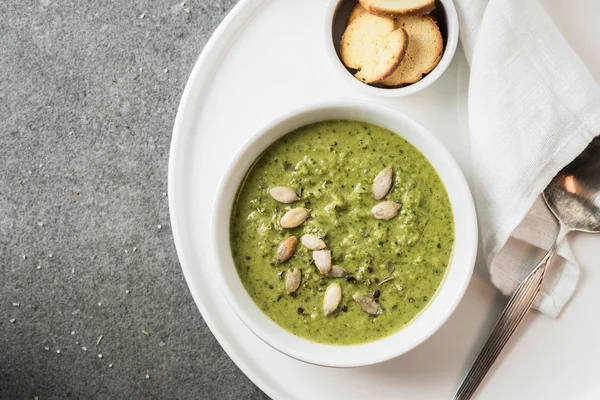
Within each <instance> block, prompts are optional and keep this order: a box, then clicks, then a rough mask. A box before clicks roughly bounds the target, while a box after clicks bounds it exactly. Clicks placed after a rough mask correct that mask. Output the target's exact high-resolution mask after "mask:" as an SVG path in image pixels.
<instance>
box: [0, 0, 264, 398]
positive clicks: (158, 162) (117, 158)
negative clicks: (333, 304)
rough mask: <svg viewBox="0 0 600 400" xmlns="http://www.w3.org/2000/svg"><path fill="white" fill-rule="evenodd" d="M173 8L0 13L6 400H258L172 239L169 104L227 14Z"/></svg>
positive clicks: (73, 6) (20, 8)
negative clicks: (216, 332)
mask: <svg viewBox="0 0 600 400" xmlns="http://www.w3.org/2000/svg"><path fill="white" fill-rule="evenodd" d="M181 1H182V0H178V1H175V0H156V1H143V0H135V1H111V0H105V1H75V0H38V1H35V0H24V1H15V0H3V1H0V160H1V162H0V299H1V302H0V398H2V399H34V398H36V396H37V398H39V399H49V398H53V399H59V398H66V397H71V398H106V399H107V398H112V399H118V398H132V399H133V398H161V399H162V398H165V399H175V398H177V399H184V398H207V399H209V398H210V399H213V398H219V399H262V398H266V396H265V395H264V394H262V393H261V392H260V390H259V389H257V388H256V387H255V386H254V385H253V384H252V383H251V382H250V381H249V380H248V379H247V378H246V377H245V376H244V375H243V374H242V373H241V372H240V371H239V370H238V368H237V367H236V366H235V365H234V364H233V362H232V361H231V360H230V359H229V358H228V357H227V355H226V354H225V353H224V352H223V350H222V349H221V347H220V346H219V344H218V343H217V342H216V340H215V339H214V338H213V336H212V334H211V333H210V331H209V329H208V328H207V326H206V325H205V324H204V322H203V321H202V318H201V316H200V313H199V312H198V310H197V309H196V306H195V305H194V302H193V300H192V297H191V295H190V293H189V291H188V289H187V286H186V284H185V281H184V278H183V275H182V273H181V270H180V267H179V262H178V260H177V255H176V253H175V247H174V244H173V240H172V237H171V230H170V224H169V212H168V199H167V197H166V191H167V162H168V154H169V142H170V139H171V130H172V126H173V120H174V118H175V113H176V110H177V105H178V103H179V98H180V96H181V93H182V90H183V88H184V85H185V82H186V80H187V77H188V75H189V73H190V71H191V69H192V66H193V64H194V62H195V60H196V59H197V57H198V55H199V54H200V51H201V50H202V47H203V46H204V44H205V43H206V41H207V40H208V38H209V36H210V35H211V33H212V32H213V31H214V29H215V28H216V27H217V25H218V24H219V22H220V21H221V20H222V19H223V17H224V16H225V15H226V14H227V12H228V11H229V10H230V9H231V7H233V5H234V4H235V2H236V0H220V1H214V0H193V1H192V0H190V1H188V2H186V3H182V2H181ZM144 332H147V333H148V334H145V333H144ZM101 335H102V337H103V339H102V341H101V343H100V344H99V345H97V344H96V343H97V341H98V338H99V337H100V336H101ZM86 349H87V350H86ZM100 354H101V355H102V356H101V358H100Z"/></svg>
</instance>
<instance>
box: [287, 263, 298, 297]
mask: <svg viewBox="0 0 600 400" xmlns="http://www.w3.org/2000/svg"><path fill="white" fill-rule="evenodd" d="M300 282H302V271H300V270H299V269H298V268H293V269H290V270H288V272H287V274H286V275H285V292H286V293H287V294H291V293H294V292H295V291H296V290H298V288H299V287H300Z"/></svg>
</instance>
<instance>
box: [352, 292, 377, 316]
mask: <svg viewBox="0 0 600 400" xmlns="http://www.w3.org/2000/svg"><path fill="white" fill-rule="evenodd" d="M352 298H353V299H354V301H356V304H358V306H359V307H360V308H362V310H363V311H364V312H366V313H367V314H370V315H379V314H382V313H383V309H382V308H381V306H380V305H379V303H377V302H376V301H375V300H373V299H372V298H371V297H369V296H366V295H364V294H359V293H355V294H354V295H353V296H352Z"/></svg>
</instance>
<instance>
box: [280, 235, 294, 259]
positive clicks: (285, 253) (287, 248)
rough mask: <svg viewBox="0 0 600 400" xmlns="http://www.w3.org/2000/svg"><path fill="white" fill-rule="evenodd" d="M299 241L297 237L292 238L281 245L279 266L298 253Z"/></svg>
mask: <svg viewBox="0 0 600 400" xmlns="http://www.w3.org/2000/svg"><path fill="white" fill-rule="evenodd" d="M297 243H298V239H296V236H290V237H289V238H287V239H285V240H284V241H283V242H281V244H280V245H279V248H278V249H277V264H281V263H284V262H286V261H287V260H289V259H290V257H292V256H293V255H294V253H295V252H296V246H297Z"/></svg>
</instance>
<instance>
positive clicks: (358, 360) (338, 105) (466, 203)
mask: <svg viewBox="0 0 600 400" xmlns="http://www.w3.org/2000/svg"><path fill="white" fill-rule="evenodd" d="M343 109H348V110H357V109H363V110H365V111H368V112H369V113H371V114H374V115H379V116H382V115H386V116H388V117H391V118H392V119H394V118H395V119H396V121H397V122H398V123H399V124H400V123H405V124H408V125H409V126H411V127H412V128H414V129H415V130H416V131H418V134H419V135H423V137H424V139H425V140H426V142H427V143H428V146H431V147H430V149H431V151H432V152H435V153H436V157H439V158H441V159H443V161H440V163H445V168H449V170H450V171H451V173H452V174H453V175H454V177H455V178H456V181H454V182H453V183H454V184H455V185H456V187H457V189H455V190H457V191H459V192H460V193H459V195H460V196H461V198H460V200H461V203H460V207H462V209H463V210H464V213H463V214H464V217H465V218H464V219H463V220H462V221H461V226H464V228H465V230H466V232H464V233H465V235H464V237H463V239H462V240H464V241H465V245H464V246H463V247H464V248H462V249H460V250H461V251H462V253H460V252H459V253H460V256H462V257H463V258H464V259H463V260H461V263H460V264H459V265H458V267H457V266H455V264H457V263H456V262H455V256H456V253H457V251H456V250H457V249H456V246H457V243H458V242H459V241H458V239H457V222H456V211H455V205H456V204H455V201H456V200H453V198H452V197H451V196H450V193H448V195H449V198H450V202H451V205H452V208H453V216H454V218H455V243H454V248H453V252H452V256H451V262H450V263H449V265H448V268H447V269H446V273H445V276H444V278H443V280H442V282H441V283H440V285H439V286H438V288H437V289H436V294H435V295H434V296H433V297H432V298H431V299H430V300H429V302H428V303H427V305H426V307H425V308H424V309H423V310H421V311H420V313H419V314H417V316H415V317H414V318H413V320H412V321H411V322H409V323H408V324H406V325H405V326H404V327H402V328H400V329H399V330H398V331H397V332H395V333H393V334H391V335H389V336H386V337H383V338H380V339H378V340H375V341H372V342H367V343H364V344H358V345H329V344H322V343H317V342H312V341H309V340H307V339H304V338H302V337H300V336H296V335H294V334H292V333H291V332H288V331H287V330H285V329H284V328H282V327H280V326H279V325H278V324H277V323H275V322H274V321H272V320H271V319H270V318H269V317H268V316H267V315H266V314H265V313H264V312H263V311H262V310H261V309H260V308H259V307H258V306H257V305H256V304H255V303H254V301H253V300H252V299H251V297H250V295H249V294H248V293H247V291H246V290H245V288H244V287H243V285H242V283H241V279H240V278H239V275H238V274H237V269H236V268H235V265H234V264H233V259H232V257H231V249H230V245H229V222H230V219H229V216H230V215H231V207H233V203H232V204H229V205H224V204H223V201H222V199H223V198H224V197H225V196H226V193H225V192H226V191H228V190H231V186H232V185H233V186H234V189H233V192H234V193H237V190H238V188H239V185H240V183H241V179H240V180H238V181H235V182H232V175H234V174H236V173H237V174H239V173H240V171H239V167H238V165H239V164H240V163H242V161H243V159H244V158H245V157H246V155H247V153H248V152H249V150H251V149H252V148H254V147H259V151H258V155H257V156H256V157H253V159H252V160H250V162H249V163H248V162H247V163H248V164H249V165H252V164H253V163H254V161H255V160H256V158H257V157H259V156H260V154H262V152H263V151H264V150H265V149H266V148H268V147H269V146H270V145H271V144H272V143H274V142H275V141H276V140H277V139H279V138H281V137H282V136H284V135H285V134H287V133H289V132H291V130H285V131H282V132H278V133H275V134H274V138H273V140H269V141H265V142H264V143H261V141H263V138H264V137H265V136H266V135H267V134H269V133H270V132H273V131H276V130H277V129H278V127H280V126H281V125H283V124H285V123H286V121H290V120H291V119H292V118H300V117H302V116H305V115H310V114H311V113H315V112H317V113H318V112H328V111H330V112H331V111H335V110H343ZM327 119H337V118H334V117H332V118H317V119H314V120H313V121H312V122H318V121H323V120H327ZM348 119H350V118H348ZM310 123H311V122H306V123H304V124H302V125H300V126H303V125H306V124H310ZM375 124H376V123H375ZM298 127H299V126H298ZM294 129H295V128H294ZM292 130H293V129H292ZM394 133H396V134H398V135H399V136H400V137H402V138H404V139H405V140H407V141H408V142H409V143H411V145H413V146H415V147H416V148H417V149H418V150H419V151H421V152H423V150H422V149H421V148H419V147H417V146H416V145H415V144H414V143H413V142H412V141H410V140H409V139H407V138H406V137H405V136H403V135H401V134H399V133H398V132H395V131H394ZM425 157H426V158H427V160H428V161H429V162H430V163H431V164H432V166H434V165H433V162H432V160H431V159H430V158H429V157H427V156H425ZM248 168H249V167H248ZM434 169H436V172H437V173H438V175H439V174H440V172H439V170H438V169H437V168H435V166H434ZM246 173H247V168H246V169H245V170H244V171H242V176H245V175H246ZM242 179H243V178H242ZM440 179H441V180H442V183H444V185H445V186H446V190H447V192H449V190H448V185H447V183H448V182H446V181H444V179H443V178H442V177H441V176H440ZM233 198H234V199H235V194H234V195H233ZM223 208H225V210H224V211H226V212H227V215H228V218H226V219H225V220H226V222H224V221H223V218H222V217H220V215H222V209H223ZM212 209H213V214H212V219H211V226H210V229H211V233H212V234H211V238H212V246H211V247H212V249H213V255H214V259H215V261H216V262H217V264H218V265H217V266H216V267H215V268H214V269H213V272H214V274H213V277H214V278H215V279H216V280H217V282H218V285H219V287H220V289H221V291H222V292H223V294H224V296H225V298H226V300H227V303H228V304H229V306H230V307H231V308H232V309H233V311H234V312H235V314H236V315H237V316H238V318H240V320H241V321H242V322H243V323H244V324H245V325H246V326H247V327H248V328H249V329H250V330H251V331H252V332H253V333H254V334H255V335H256V336H257V337H258V338H259V339H261V340H262V341H263V342H265V343H266V344H268V345H269V346H271V347H272V348H274V349H276V350H278V351H279V352H280V353H282V354H285V355H287V356H289V357H292V358H294V359H297V360H299V361H303V362H306V363H309V364H314V365H319V366H325V367H360V366H367V365H372V364H377V363H381V362H384V361H388V360H390V359H393V358H395V357H398V356H400V355H402V354H404V353H406V352H408V351H409V350H411V349H413V348H414V347H416V346H418V345H419V344H421V343H422V342H424V341H425V340H426V339H428V338H429V337H430V336H431V335H433V334H434V333H435V332H436V331H437V330H438V329H439V328H440V327H441V326H442V325H443V324H444V323H445V322H446V321H447V319H448V318H449V317H450V316H451V315H452V313H453V312H454V310H455V309H456V307H457V306H458V304H459V303H460V301H461V300H462V298H463V296H464V293H465V292H466V289H467V286H468V284H469V282H470V280H471V276H472V274H473V270H474V265H475V259H476V255H477V246H478V228H477V218H476V213H475V206H474V203H473V199H472V195H471V192H470V190H469V187H468V184H467V181H466V179H465V177H464V175H463V173H462V170H461V169H460V167H459V166H458V164H457V163H456V161H455V160H454V158H453V157H452V156H451V154H450V153H449V152H448V150H447V149H446V148H445V147H444V146H443V145H442V144H441V143H440V142H439V141H438V139H437V138H435V137H434V136H433V135H432V134H431V133H429V131H428V130H426V129H425V128H424V127H422V126H421V125H420V124H418V123H417V122H415V121H414V120H413V119H412V118H410V117H408V116H406V115H405V114H403V113H401V112H399V111H397V110H395V109H393V108H390V107H387V106H384V105H381V104H378V103H375V102H371V101H364V100H353V99H343V100H327V101H322V102H318V103H314V104H311V105H305V106H303V107H297V108H294V109H292V110H290V111H288V112H286V113H284V114H282V115H281V116H279V117H278V118H276V119H274V120H273V121H271V122H270V123H269V124H267V125H266V126H264V127H263V128H262V129H260V130H259V131H257V133H255V134H254V135H253V136H252V137H251V138H250V139H249V140H248V141H247V142H246V143H245V144H244V146H243V147H242V148H241V149H240V150H239V151H238V152H237V153H236V155H235V156H234V158H233V159H232V160H231V161H230V163H229V166H228V168H227V170H226V172H225V173H224V174H223V177H222V179H221V181H220V182H219V186H218V189H217V192H216V194H215V197H214V201H213V206H212ZM223 225H226V232H227V239H228V240H227V243H226V244H224V243H222V241H220V240H219V237H220V231H221V230H222V229H223V227H222V226H223ZM224 248H226V250H224ZM223 253H227V254H228V256H224V255H223ZM223 257H225V258H226V259H227V258H228V261H229V262H230V264H231V265H233V270H234V272H235V276H236V277H237V284H238V286H239V285H242V286H241V288H242V290H241V292H243V293H242V294H240V295H241V296H242V297H244V298H246V297H247V299H249V300H250V302H251V304H252V306H251V307H250V310H248V309H244V307H243V305H242V304H241V303H240V301H239V299H238V298H237V296H236V292H235V291H234V289H233V288H232V287H231V286H230V285H231V284H232V282H231V281H230V279H231V277H230V276H227V275H226V273H225V268H224V264H223V262H224V261H225V260H224V258H223ZM456 268H463V269H464V270H463V271H462V272H463V273H462V275H460V277H459V278H460V281H459V282H458V286H457V287H456V288H455V289H454V290H453V292H452V294H448V295H446V296H450V300H451V302H450V303H445V304H444V306H441V305H440V306H438V308H439V307H445V309H444V310H442V311H440V312H439V315H437V316H435V318H434V317H430V318H429V319H433V322H430V323H428V324H427V325H425V328H427V329H425V330H423V331H422V333H418V332H419V331H417V334H414V335H413V336H417V337H416V339H413V340H412V341H410V342H409V343H408V344H405V345H404V346H400V345H398V346H397V347H395V348H394V349H392V350H389V351H388V350H386V351H385V352H384V351H368V350H369V349H370V348H371V347H373V348H377V347H378V346H375V345H376V344H378V343H380V342H384V341H391V342H394V338H397V337H399V336H401V335H402V334H403V332H405V331H407V330H408V329H409V328H410V327H411V326H414V325H415V324H416V323H417V322H418V321H419V320H420V319H421V316H422V315H424V314H425V313H426V311H427V310H428V309H430V308H432V304H441V303H440V302H439V301H436V298H437V297H439V296H438V295H439V293H441V292H445V291H444V288H445V285H446V281H447V280H448V276H449V275H450V274H451V273H453V271H455V270H456ZM454 274H456V273H454ZM447 290H448V289H446V291H447ZM237 292H240V290H238V291H237ZM244 295H245V296H244ZM246 303H248V301H246ZM249 312H251V313H252V314H253V315H254V316H253V317H251V316H250V315H249ZM258 315H261V316H262V317H258ZM255 318H258V319H262V322H263V323H266V324H267V326H263V325H261V323H259V322H258V321H256V320H255ZM267 320H268V322H267ZM269 326H270V327H271V328H273V327H275V328H274V329H275V331H276V334H273V333H272V332H269V329H270V328H269ZM416 329H418V328H416ZM413 330H414V329H413ZM277 336H280V337H277ZM281 336H283V337H284V338H285V340H282V338H281ZM396 340H397V339H396ZM294 342H295V343H296V344H298V343H300V344H302V346H305V347H309V348H312V350H311V351H312V353H311V354H305V353H303V352H302V351H300V350H299V349H298V347H296V346H294ZM395 344H397V343H395ZM359 348H361V349H362V351H361V352H360V354H359V355H360V356H359V355H357V354H353V356H352V357H349V356H348V355H349V354H350V353H358V352H357V351H355V350H356V349H359ZM331 349H335V350H331ZM328 352H329V353H328ZM343 352H347V353H348V354H343Z"/></svg>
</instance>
